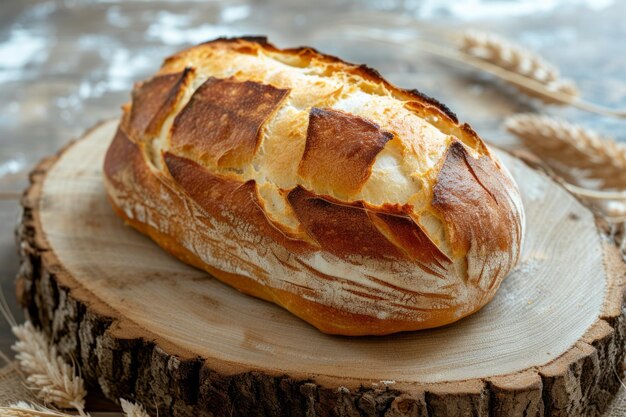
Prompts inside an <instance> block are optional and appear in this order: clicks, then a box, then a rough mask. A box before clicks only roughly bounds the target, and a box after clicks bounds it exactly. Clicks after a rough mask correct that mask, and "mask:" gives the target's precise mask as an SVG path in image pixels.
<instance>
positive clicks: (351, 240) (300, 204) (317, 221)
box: [287, 187, 405, 259]
mask: <svg viewBox="0 0 626 417" xmlns="http://www.w3.org/2000/svg"><path fill="white" fill-rule="evenodd" d="M287 199H288V200H289V204H291V207H293V209H294V211H295V213H296V216H297V217H298V220H299V221H300V223H301V224H302V227H303V228H304V229H305V230H306V231H307V232H308V234H309V235H310V236H311V237H313V239H314V240H315V241H316V242H318V244H319V245H320V247H322V248H324V251H326V252H329V253H332V254H333V255H335V256H337V257H339V258H345V259H348V258H350V257H353V256H354V254H357V253H358V254H359V255H360V256H364V257H371V258H390V259H404V258H405V254H404V252H403V251H402V250H400V249H399V248H397V247H396V246H395V245H393V244H392V243H391V242H390V241H389V240H388V239H387V238H385V236H384V235H383V234H382V233H380V231H378V229H377V228H376V227H375V226H374V224H373V223H372V222H371V221H370V219H369V216H368V214H367V211H366V210H365V207H364V206H363V203H358V202H357V203H353V204H352V205H347V204H341V203H339V202H338V201H333V200H331V199H330V198H329V197H325V198H324V197H322V196H319V195H316V194H313V193H311V192H310V191H307V190H305V189H304V188H302V187H296V188H294V189H293V190H291V192H290V193H289V195H288V196H287Z"/></svg>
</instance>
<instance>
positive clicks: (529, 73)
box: [459, 30, 579, 104]
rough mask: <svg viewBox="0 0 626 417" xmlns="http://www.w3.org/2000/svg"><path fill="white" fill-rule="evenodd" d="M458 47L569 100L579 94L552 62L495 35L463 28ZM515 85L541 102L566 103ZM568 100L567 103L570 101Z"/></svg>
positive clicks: (570, 81)
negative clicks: (567, 97)
mask: <svg viewBox="0 0 626 417" xmlns="http://www.w3.org/2000/svg"><path fill="white" fill-rule="evenodd" d="M459 49H460V50H461V51H462V52H464V53H466V54H468V55H470V56H472V57H474V58H478V59H481V60H484V61H487V62H490V63H492V64H494V65H497V66H499V67H501V68H504V69H506V70H508V71H511V72H514V73H517V74H519V75H522V76H524V77H527V78H529V79H532V80H534V81H536V82H538V83H540V84H543V85H544V86H545V88H546V89H547V90H548V91H551V92H557V93H561V94H564V95H566V96H569V97H570V98H571V99H573V98H575V97H577V96H578V95H579V91H578V88H577V87H576V85H575V84H574V82H573V81H572V80H569V79H562V78H561V75H560V74H559V70H558V69H557V68H556V67H555V66H554V65H552V64H550V63H549V62H547V61H546V60H544V59H543V58H542V57H540V56H539V55H537V54H535V53H533V52H532V51H530V50H528V49H526V48H524V47H522V46H519V45H517V44H515V43H513V42H511V41H509V40H507V39H505V38H502V37H500V36H497V35H495V34H492V33H485V32H479V31H476V30H468V31H465V32H464V33H463V34H462V36H461V42H460V46H459ZM517 87H518V88H520V89H522V91H524V92H525V93H527V94H529V95H532V96H534V97H537V98H539V99H541V100H543V101H544V102H547V103H555V104H566V103H565V102H563V101H561V100H557V99H555V98H554V97H552V96H550V95H546V94H543V93H541V92H538V91H535V90H532V89H528V88H525V87H524V86H520V85H517ZM571 99H570V100H568V102H571V101H572V100H571Z"/></svg>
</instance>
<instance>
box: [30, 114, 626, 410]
mask: <svg viewBox="0 0 626 417" xmlns="http://www.w3.org/2000/svg"><path fill="white" fill-rule="evenodd" d="M114 128H115V123H114V122H107V123H104V124H102V125H100V126H98V127H97V128H95V129H93V130H91V131H90V132H88V134H87V135H86V136H85V137H84V138H83V139H81V140H79V141H78V142H76V143H74V144H72V145H71V146H69V147H68V148H66V149H65V150H64V151H63V152H62V153H61V154H60V155H59V156H55V157H53V158H50V159H48V160H46V161H44V162H43V163H42V164H40V165H39V167H38V168H37V170H36V171H35V172H34V173H33V175H32V178H31V181H32V186H31V188H30V189H29V191H28V192H27V194H26V195H25V197H24V199H23V206H24V217H23V220H22V225H21V227H20V229H19V231H18V240H19V242H20V248H21V249H20V251H21V258H22V264H21V270H20V279H19V281H18V293H19V296H20V298H21V301H22V303H23V304H24V306H25V307H26V308H27V309H28V312H29V315H30V316H31V318H32V319H33V320H34V321H35V322H36V323H37V324H39V325H41V326H42V327H43V328H44V329H45V330H46V331H47V332H48V333H50V334H51V336H52V337H53V340H55V342H56V343H57V344H58V345H59V347H60V349H61V350H62V351H63V352H64V353H65V354H67V355H68V356H69V355H71V356H73V357H74V358H76V360H77V361H78V362H79V364H80V365H81V367H82V370H83V373H84V375H85V377H86V379H87V380H88V381H89V382H90V383H91V384H94V385H99V386H100V387H101V388H102V390H103V392H104V393H105V395H107V396H109V397H111V398H117V397H119V396H124V397H125V398H128V397H134V398H136V399H138V400H140V401H141V402H142V403H143V404H145V405H146V406H148V407H154V404H155V401H156V404H157V405H158V408H159V413H160V414H159V415H220V416H221V415H241V416H247V415H290V416H293V415H307V416H310V415H368V416H369V415H386V416H398V415H417V416H425V415H429V416H448V415H450V416H456V415H459V416H461V415H477V416H483V415H484V416H488V415H490V416H493V415H495V416H517V415H519V416H543V415H554V416H557V415H563V416H566V415H567V416H573V415H579V414H580V415H594V414H596V413H598V412H600V411H601V410H602V409H603V408H604V407H605V406H606V404H607V402H608V400H609V399H610V398H611V395H612V393H614V392H615V391H616V390H617V387H618V384H619V382H618V380H617V379H616V378H615V373H614V371H613V369H615V367H616V365H617V364H620V363H621V361H622V359H623V349H622V346H623V341H624V334H625V331H626V329H624V320H623V316H622V300H623V297H622V294H623V288H622V282H621V280H622V277H623V276H624V270H625V269H624V264H623V262H622V260H621V258H620V256H619V255H618V253H617V251H616V249H615V248H614V246H613V245H612V243H611V242H609V241H608V240H607V239H606V238H605V237H604V235H603V233H602V227H601V225H599V224H598V222H597V221H596V219H595V218H594V216H593V215H592V213H591V212H589V211H588V210H587V209H586V208H585V207H584V206H583V205H581V204H580V203H579V202H578V201H577V200H576V199H575V198H574V197H572V196H571V195H569V194H568V193H567V192H566V191H565V190H564V189H563V188H561V187H560V186H559V185H558V184H556V183H555V182H553V181H552V180H551V179H549V178H548V177H546V176H545V175H543V174H541V173H538V172H536V171H533V170H531V169H530V168H528V167H527V166H526V165H524V164H523V163H522V162H520V161H518V160H516V159H514V158H512V157H510V156H507V155H506V154H502V155H501V158H502V160H503V162H504V163H505V165H506V166H507V167H508V168H509V169H510V170H511V172H512V174H513V176H514V177H515V178H516V180H517V181H518V184H519V185H520V189H521V192H522V195H523V199H524V205H525V209H526V216H527V219H526V221H527V232H526V236H525V242H524V248H523V254H522V260H521V262H520V264H519V265H518V267H517V268H516V269H515V270H514V272H513V273H512V274H511V275H510V276H509V277H508V278H507V279H506V280H505V282H504V283H503V285H502V287H501V289H500V290H499V292H498V294H497V295H496V297H495V299H494V300H493V301H492V302H491V303H490V304H489V305H488V306H486V307H485V308H484V309H482V310H481V311H480V312H478V313H477V314H475V315H473V316H471V317H468V318H466V319H463V320H461V321H459V322H457V323H455V324H453V325H450V326H446V327H444V328H439V329H433V330H428V331H421V332H413V333H404V334H398V335H394V336H386V337H358V338H348V337H336V336H328V335H324V334H322V333H320V332H319V331H317V330H316V329H314V328H313V327H311V326H309V325H308V324H306V323H305V322H303V321H301V320H299V319H298V318H296V317H294V316H292V315H291V314H289V313H287V312H286V311H284V310H282V309H280V308H279V307H277V306H275V305H273V304H270V303H266V302H263V301H260V300H258V299H254V298H251V297H248V296H245V295H243V294H240V293H239V292H237V291H236V290H234V289H232V288H230V287H228V286H226V285H224V284H221V283H220V282H218V281H217V280H215V279H213V278H211V277H210V276H208V275H207V274H206V273H204V272H202V271H199V270H195V269H193V268H191V267H188V266H186V265H184V264H182V263H180V262H178V261H177V260H175V259H174V258H173V257H171V256H169V255H167V254H166V253H165V252H163V251H162V250H160V249H159V248H158V247H157V246H156V245H155V244H154V243H153V242H151V241H150V240H149V239H147V238H146V237H144V236H142V235H140V234H139V233H137V232H135V231H134V230H132V229H130V228H129V227H125V226H124V225H123V223H122V222H121V221H120V220H119V219H118V218H117V217H116V216H115V215H114V214H113V212H112V210H111V208H110V206H109V204H108V202H107V201H106V195H105V192H104V188H103V185H102V169H101V166H102V159H103V156H104V152H105V150H106V147H107V146H108V144H109V142H110V140H111V138H112V136H113V132H114Z"/></svg>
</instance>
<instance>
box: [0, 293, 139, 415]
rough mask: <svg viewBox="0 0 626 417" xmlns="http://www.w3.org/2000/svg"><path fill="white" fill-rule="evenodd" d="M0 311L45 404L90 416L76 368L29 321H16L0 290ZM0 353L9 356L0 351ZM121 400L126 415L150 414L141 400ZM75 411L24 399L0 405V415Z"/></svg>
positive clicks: (33, 386)
mask: <svg viewBox="0 0 626 417" xmlns="http://www.w3.org/2000/svg"><path fill="white" fill-rule="evenodd" d="M0 315H2V316H4V318H5V320H6V321H7V322H8V323H9V325H10V326H11V331H12V332H13V334H14V335H15V337H16V338H17V341H16V342H15V344H14V345H13V346H12V349H13V350H14V351H15V352H16V355H15V360H16V361H17V363H18V365H19V368H20V371H21V372H22V373H23V376H24V377H25V381H24V383H25V384H26V386H27V387H28V388H29V389H32V390H33V392H35V394H36V395H37V398H39V399H40V400H41V401H43V402H44V404H50V405H53V406H54V407H57V408H59V409H72V410H76V411H77V412H78V415H79V416H82V417H89V414H88V413H86V412H85V397H86V395H87V390H86V389H85V383H84V381H83V379H82V378H81V377H80V376H79V374H78V372H77V371H78V370H77V368H76V367H75V366H70V365H69V364H67V363H66V362H65V361H64V360H63V358H62V357H61V355H59V353H58V351H57V349H56V347H55V346H54V345H53V344H52V343H51V342H50V340H49V339H48V337H47V336H46V335H45V334H44V333H43V332H42V331H41V330H39V329H37V328H36V327H35V326H33V324H32V323H31V322H30V321H26V322H25V323H23V324H19V325H18V324H17V322H16V321H15V318H14V317H13V315H12V314H11V310H10V309H9V306H8V304H7V302H6V298H5V297H4V294H3V293H2V291H1V290H0ZM0 356H2V357H4V358H5V359H6V360H8V359H7V358H6V356H5V355H4V354H3V353H2V352H0ZM120 402H121V406H122V410H123V412H124V416H125V417H150V416H149V415H148V413H147V412H146V410H145V408H144V407H143V406H141V405H140V404H135V403H133V402H130V401H127V400H124V399H123V398H120ZM74 415H75V414H65V413H63V412H60V411H57V410H53V409H51V408H48V407H46V406H42V405H40V404H32V403H28V402H25V401H19V402H17V403H15V404H11V405H9V406H0V416H7V417H69V416H74Z"/></svg>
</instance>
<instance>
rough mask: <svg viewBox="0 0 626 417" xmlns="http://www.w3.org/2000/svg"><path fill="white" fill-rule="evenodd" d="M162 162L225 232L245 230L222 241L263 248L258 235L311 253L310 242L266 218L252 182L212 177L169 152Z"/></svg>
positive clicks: (254, 183) (200, 167)
mask: <svg viewBox="0 0 626 417" xmlns="http://www.w3.org/2000/svg"><path fill="white" fill-rule="evenodd" d="M164 159H165V164H166V166H167V169H168V171H169V173H170V175H171V176H172V178H173V179H174V181H176V183H178V185H179V186H180V187H181V188H182V189H183V190H184V191H185V192H186V193H187V194H188V195H189V196H190V197H191V199H193V200H194V201H195V202H196V203H198V205H199V206H200V207H201V208H202V209H203V210H205V211H206V212H207V213H209V214H210V215H211V217H213V218H216V219H219V220H220V221H222V222H224V223H227V224H229V225H230V226H231V229H230V230H231V231H229V232H225V233H239V232H240V231H242V230H243V231H244V232H243V233H244V235H241V236H237V237H235V236H224V239H225V240H226V239H229V238H230V239H234V240H242V239H243V240H245V241H247V242H248V244H250V245H251V247H253V246H263V245H262V244H259V242H258V236H268V237H270V238H271V239H273V240H274V241H275V242H277V243H279V244H281V245H283V246H284V247H285V248H287V250H289V251H292V252H295V253H300V252H302V251H304V250H307V251H310V250H312V246H311V245H310V243H308V242H306V241H304V240H300V239H297V238H292V237H291V236H289V235H287V234H286V233H284V232H283V231H282V230H281V229H280V228H279V226H278V225H276V224H274V223H272V222H271V221H270V220H269V219H268V218H267V216H266V214H265V211H264V210H263V208H262V205H261V202H260V197H259V195H258V191H257V185H256V182H255V181H254V180H249V181H245V182H243V181H239V180H236V179H233V178H229V177H226V176H223V175H218V174H214V173H212V172H211V171H209V170H208V169H206V168H204V167H202V166H201V165H199V164H197V163H196V162H193V161H191V160H189V159H187V158H183V157H180V156H176V155H173V154H171V153H169V152H166V153H165V155H164ZM248 232H250V233H248Z"/></svg>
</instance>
